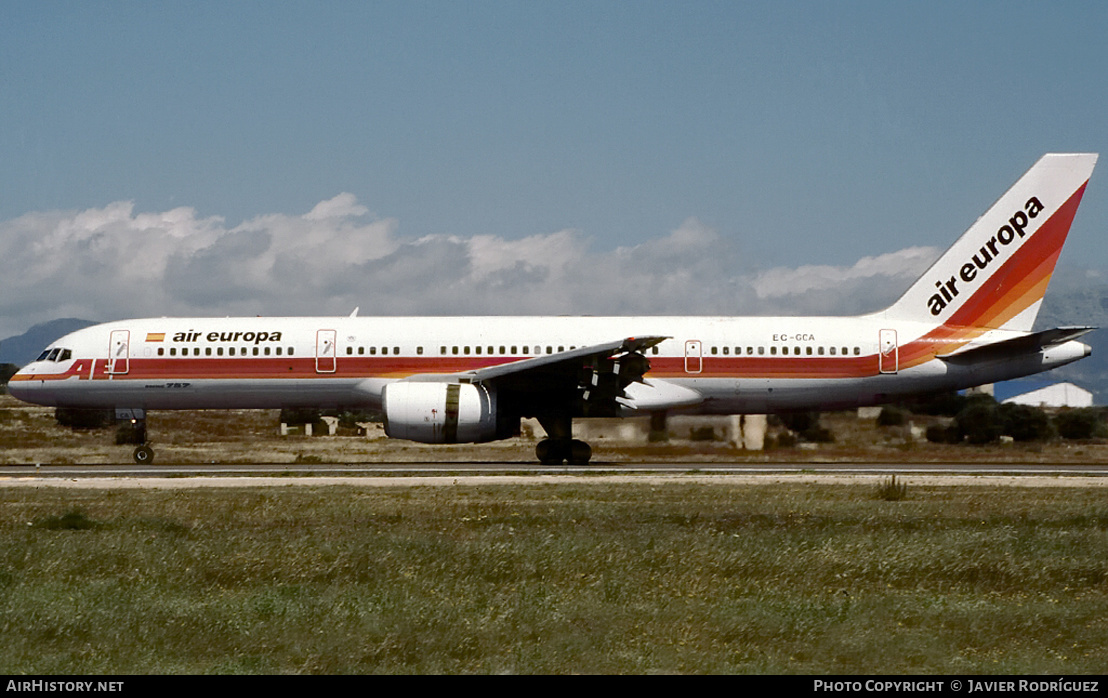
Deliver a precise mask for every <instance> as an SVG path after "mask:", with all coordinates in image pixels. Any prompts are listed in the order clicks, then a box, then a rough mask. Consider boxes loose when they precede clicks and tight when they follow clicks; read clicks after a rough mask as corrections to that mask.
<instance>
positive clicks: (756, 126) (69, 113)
mask: <svg viewBox="0 0 1108 698" xmlns="http://www.w3.org/2000/svg"><path fill="white" fill-rule="evenodd" d="M1106 35H1108V4H1106V3H1103V2H1055V3H1045V2H1034V3H1021V2H975V3H962V2H943V1H939V2H928V3H901V2H898V3H889V2H792V3H772V2H706V1H695V0H692V1H689V2H650V1H647V0H636V1H635V2H630V1H628V2H607V1H603V0H590V1H588V2H575V1H572V0H561V1H558V2H543V1H540V0H533V1H529V2H521V1H518V0H517V1H513V2H477V1H462V2H456V1H455V2H418V1H412V0H406V1H404V2H338V1H332V2H314V3H307V2H303V3H293V2H246V1H240V2H234V3H223V2H143V3H134V2H95V1H92V2H49V1H46V2H35V3H25V2H15V1H12V0H0V105H2V107H3V108H2V109H0V337H6V336H10V335H13V334H18V333H21V332H23V331H24V330H26V329H27V328H28V327H30V326H31V325H33V324H36V323H39V322H44V321H47V320H51V319H55V318H58V317H80V318H84V319H89V320H99V321H107V320H113V319H120V318H125V317H140V316H161V315H212V316H224V315H237V314H246V315H257V314H262V315H304V314H311V315H348V314H349V313H350V312H351V311H352V310H353V309H354V308H355V307H359V308H360V313H361V314H362V315H371V314H381V315H407V314H411V315H437V314H444V315H458V314H486V313H487V314H567V313H569V314H573V313H582V314H688V315H702V314H727V315H764V314H835V315H842V314H855V313H862V312H869V311H873V310H878V309H880V307H882V306H883V305H884V304H886V303H888V302H891V301H892V300H894V299H895V298H896V297H897V296H898V295H899V294H900V293H901V292H902V291H903V290H904V289H905V288H906V287H907V286H908V285H909V284H910V283H911V281H912V280H913V279H914V278H916V276H918V275H919V274H920V273H922V272H923V271H924V269H925V268H926V267H927V265H928V264H929V263H930V262H931V261H932V260H933V259H934V258H935V257H936V256H937V255H938V254H939V252H940V251H941V250H942V249H945V248H946V247H948V246H949V245H950V244H951V243H953V241H954V240H955V239H956V238H957V237H958V235H960V234H961V233H962V232H963V231H964V230H965V229H966V228H967V227H968V226H969V225H970V224H971V223H972V222H973V221H974V220H975V219H976V218H977V217H978V216H979V215H980V214H981V213H983V212H984V211H985V209H986V208H987V207H988V206H989V205H990V204H991V203H992V202H993V201H995V200H996V198H997V197H999V196H1000V195H1001V194H1002V193H1003V192H1004V191H1005V190H1006V189H1007V188H1008V187H1009V186H1010V185H1011V184H1012V183H1013V182H1015V180H1016V179H1017V178H1018V177H1019V176H1020V175H1021V174H1022V173H1023V172H1024V171H1026V170H1027V169H1028V168H1029V167H1030V166H1031V165H1032V164H1033V163H1034V162H1035V160H1037V159H1038V158H1039V157H1040V156H1041V155H1042V154H1043V153H1046V152H1076V151H1081V152H1106V151H1108V77H1106V76H1108V42H1106V41H1105V40H1104V37H1105V36H1106ZM1104 167H1105V164H1104V163H1102V164H1101V169H1103V168H1104ZM1106 216H1108V179H1106V178H1105V175H1104V174H1103V173H1102V172H1096V173H1094V175H1093V179H1092V181H1091V183H1090V185H1089V189H1088V191H1087V192H1086V195H1085V200H1084V203H1083V205H1082V208H1081V210H1080V211H1079V212H1078V216H1077V221H1076V223H1075V225H1074V228H1073V230H1072V231H1071V236H1070V241H1069V243H1068V244H1067V247H1066V250H1065V251H1064V252H1063V256H1062V260H1061V262H1060V265H1059V269H1060V271H1064V274H1063V273H1060V274H1058V275H1056V280H1055V283H1056V284H1058V283H1063V284H1070V285H1077V286H1080V285H1082V284H1104V283H1108V245H1105V244H1103V241H1104V232H1105V219H1106ZM1075 321H1076V320H1075Z"/></svg>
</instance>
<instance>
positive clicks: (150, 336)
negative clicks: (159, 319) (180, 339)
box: [146, 332, 165, 342]
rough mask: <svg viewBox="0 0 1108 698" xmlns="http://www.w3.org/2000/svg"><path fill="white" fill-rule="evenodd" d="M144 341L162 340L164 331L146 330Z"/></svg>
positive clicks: (163, 339)
mask: <svg viewBox="0 0 1108 698" xmlns="http://www.w3.org/2000/svg"><path fill="white" fill-rule="evenodd" d="M146 341H148V342H164V341H165V332H147V333H146Z"/></svg>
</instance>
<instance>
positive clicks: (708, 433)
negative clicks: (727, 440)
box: [689, 427, 716, 441]
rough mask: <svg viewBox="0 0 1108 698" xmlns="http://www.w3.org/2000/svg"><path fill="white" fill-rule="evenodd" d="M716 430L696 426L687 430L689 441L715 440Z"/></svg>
mask: <svg viewBox="0 0 1108 698" xmlns="http://www.w3.org/2000/svg"><path fill="white" fill-rule="evenodd" d="M715 440H716V430H715V429H713V428H712V427H697V428H695V429H690V430H689V441H715Z"/></svg>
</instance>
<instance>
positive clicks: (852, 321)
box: [9, 153, 1098, 464]
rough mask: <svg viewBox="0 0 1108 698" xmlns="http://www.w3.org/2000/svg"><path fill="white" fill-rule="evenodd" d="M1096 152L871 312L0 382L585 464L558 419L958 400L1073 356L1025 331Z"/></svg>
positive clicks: (308, 352) (172, 353) (311, 346)
mask: <svg viewBox="0 0 1108 698" xmlns="http://www.w3.org/2000/svg"><path fill="white" fill-rule="evenodd" d="M1097 157H1098V156H1097V155H1096V154H1091V153H1078V154H1047V155H1044V156H1043V157H1042V158H1041V159H1040V160H1039V161H1038V162H1036V163H1035V165H1034V166H1032V167H1031V169H1030V170H1028V171H1027V173H1026V174H1024V175H1023V177H1021V178H1020V179H1019V180H1018V181H1017V182H1016V183H1015V184H1014V185H1013V186H1012V188H1011V189H1009V190H1008V192H1007V193H1005V194H1004V195H1003V196H1002V197H1001V198H1000V199H999V200H998V201H997V202H996V203H994V204H993V205H992V206H991V207H990V208H989V209H988V211H986V212H985V214H984V215H982V216H981V217H980V218H978V219H977V221H976V222H974V223H973V225H971V226H970V228H969V229H968V230H967V231H966V232H965V233H964V234H963V235H962V236H961V237H960V238H959V239H958V240H957V241H956V242H955V243H954V244H953V246H951V247H950V248H949V249H948V250H947V251H946V252H945V253H943V254H942V255H941V256H940V257H939V259H938V260H937V261H936V262H935V263H934V264H932V266H931V267H930V268H929V269H928V270H927V271H926V272H924V274H923V276H921V277H920V278H919V280H918V281H916V282H915V283H914V284H912V286H911V287H909V288H908V290H907V291H906V292H905V293H904V295H902V296H901V297H900V298H899V300H897V301H896V302H895V303H893V304H892V305H891V306H889V307H888V308H886V309H885V310H882V311H879V312H875V313H871V314H868V315H861V316H855V317H682V316H678V317H651V316H641V317H376V318H370V317H358V311H357V309H355V311H354V313H352V314H351V315H350V316H349V317H303V318H292V317H286V318H282V317H274V318H263V317H250V318H245V317H239V318H167V317H163V318H150V319H137V320H122V321H118V322H109V323H105V324H100V325H95V326H92V327H88V328H85V329H82V330H79V331H77V332H73V333H71V334H68V335H66V336H64V337H62V338H61V339H59V340H57V341H56V342H54V343H52V344H51V345H50V346H48V347H46V349H45V350H43V352H42V354H41V355H40V356H39V357H38V358H37V359H36V360H35V361H33V362H31V363H30V364H28V365H27V366H25V367H24V368H22V369H21V370H20V371H19V372H18V373H16V374H15V376H14V377H12V379H11V381H10V383H9V392H11V394H12V395H14V396H15V397H17V398H19V399H20V400H24V401H26V402H31V403H36V404H40V405H49V406H55V407H65V408H91V409H108V410H114V411H115V416H116V418H117V419H120V420H131V421H132V422H133V423H134V424H135V425H136V429H137V432H138V433H139V434H140V435H141V437H140V439H139V440H140V441H141V442H142V443H141V445H139V446H138V447H137V448H135V450H134V454H133V455H134V459H135V460H136V461H137V462H139V463H145V462H151V461H152V459H153V456H154V453H153V450H152V449H151V448H150V446H149V443H148V442H147V440H146V413H147V411H149V410H183V409H243V408H257V409H272V408H286V407H310V408H370V409H376V410H380V411H381V412H382V413H383V415H384V420H385V432H386V434H387V435H388V436H390V437H394V438H400V439H408V440H412V441H419V442H424V443H435V444H443V443H479V442H487V441H494V440H499V439H505V438H509V437H511V436H514V435H517V434H518V433H519V431H520V421H521V419H522V418H524V417H533V418H537V419H538V421H539V424H540V425H541V426H542V427H543V429H544V430H545V431H546V437H545V438H544V439H543V440H541V441H540V442H539V443H538V445H537V447H536V456H537V458H538V460H539V461H540V462H541V463H543V464H556V463H562V462H569V463H571V464H587V463H588V462H589V460H590V458H591V454H592V450H591V448H590V446H589V445H588V444H587V443H585V442H583V441H580V440H577V439H574V438H573V435H572V424H573V419H574V418H581V417H614V416H628V415H646V414H653V413H656V412H672V411H680V412H682V413H691V414H759V413H775V412H784V411H793V410H831V409H844V408H855V407H858V406H864V405H876V404H881V403H888V402H893V401H897V400H901V399H904V398H908V397H911V396H915V395H921V394H927V393H934V392H940V391H951V390H961V389H965V388H970V387H973V386H977V385H982V384H985V383H992V382H995V381H1002V380H1009V379H1012V378H1018V377H1020V376H1026V375H1030V374H1034V373H1039V372H1041V371H1047V370H1050V369H1052V368H1055V367H1058V366H1062V365H1065V364H1068V363H1070V362H1073V361H1076V360H1078V359H1081V358H1084V357H1086V356H1088V355H1089V353H1090V348H1089V347H1088V346H1087V345H1085V344H1083V343H1081V342H1079V341H1077V339H1078V338H1079V337H1081V336H1082V335H1084V334H1085V333H1087V332H1089V331H1091V330H1092V329H1095V328H1092V327H1060V328H1054V329H1048V330H1044V331H1038V332H1032V331H1031V330H1032V325H1033V323H1034V321H1035V317H1036V315H1037V313H1038V310H1039V306H1040V305H1041V303H1042V299H1043V294H1044V293H1045V292H1046V288H1047V284H1048V283H1049V281H1050V277H1051V274H1052V273H1053V271H1054V267H1055V263H1056V262H1057V260H1058V255H1059V254H1060V253H1061V250H1062V245H1063V243H1064V242H1065V240H1066V236H1067V234H1068V232H1069V229H1070V225H1071V223H1072V222H1073V218H1074V214H1075V213H1076V211H1077V207H1078V204H1079V203H1080V202H1081V198H1082V196H1083V195H1084V192H1085V187H1086V185H1087V184H1088V180H1089V177H1090V176H1091V174H1092V171H1093V167H1094V166H1095V164H1096V160H1097Z"/></svg>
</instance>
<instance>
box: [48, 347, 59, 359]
mask: <svg viewBox="0 0 1108 698" xmlns="http://www.w3.org/2000/svg"><path fill="white" fill-rule="evenodd" d="M61 352H62V350H61V347H57V348H55V349H53V350H52V351H51V352H50V356H48V357H46V360H47V361H57V360H58V354H60V353H61Z"/></svg>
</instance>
